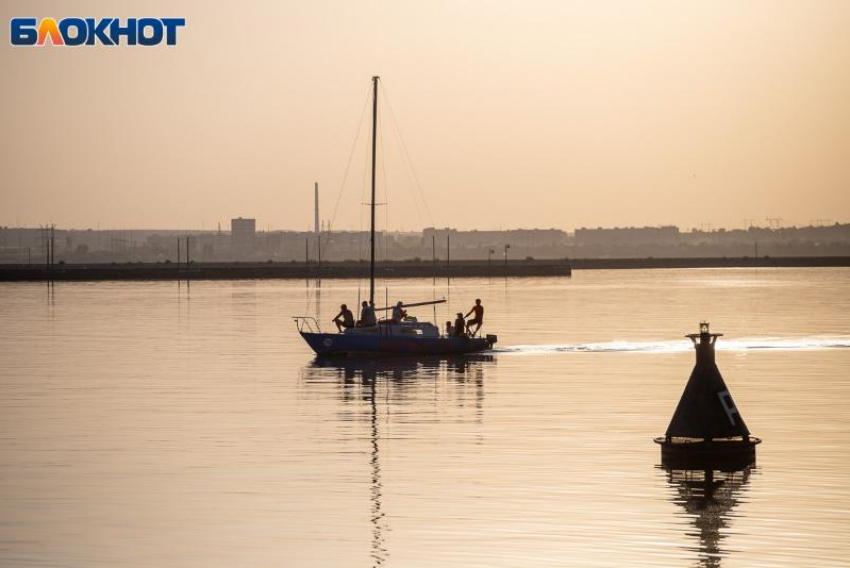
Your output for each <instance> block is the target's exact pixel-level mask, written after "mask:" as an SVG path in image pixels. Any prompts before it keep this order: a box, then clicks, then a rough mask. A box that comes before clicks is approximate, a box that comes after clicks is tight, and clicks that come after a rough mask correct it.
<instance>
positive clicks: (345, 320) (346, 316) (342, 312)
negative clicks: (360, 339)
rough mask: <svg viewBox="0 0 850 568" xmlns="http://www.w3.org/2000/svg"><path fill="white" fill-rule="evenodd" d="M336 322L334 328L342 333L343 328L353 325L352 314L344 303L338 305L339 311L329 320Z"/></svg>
mask: <svg viewBox="0 0 850 568" xmlns="http://www.w3.org/2000/svg"><path fill="white" fill-rule="evenodd" d="M331 321H333V322H334V323H335V324H336V329H337V331H339V332H340V333H342V330H343V329H348V328H350V327H354V314H353V313H351V310H349V309H348V306H346V305H345V304H343V305H341V306H340V307H339V313H338V314H337V315H336V317H335V318H334V319H333V320H331Z"/></svg>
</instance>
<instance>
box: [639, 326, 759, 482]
mask: <svg viewBox="0 0 850 568" xmlns="http://www.w3.org/2000/svg"><path fill="white" fill-rule="evenodd" d="M722 335H723V334H722V333H710V332H709V329H708V323H706V322H703V323H701V324H700V332H699V333H692V334H689V335H687V336H686V337H688V338H690V340H691V341H692V342H693V344H694V348H695V350H696V354H697V362H696V365H695V366H694V370H693V371H692V372H691V377H690V379H688V384H687V385H686V386H685V392H683V393H682V398H681V399H680V400H679V406H677V407H676V412H675V413H674V414H673V418H672V419H671V420H670V425H669V426H668V427H667V432H666V433H665V435H664V436H661V437H658V438H655V443H656V444H660V445H661V460H662V463H665V464H666V465H668V466H670V467H683V468H688V469H690V468H699V467H703V466H707V467H711V466H719V465H726V466H739V467H743V466H745V465H748V464H750V463H753V462H754V461H755V459H756V445H757V444H760V443H761V439H759V438H756V437H755V436H751V435H750V431H749V429H748V428H747V425H746V424H745V423H744V418H743V417H742V416H741V413H740V412H739V411H738V407H737V406H736V405H735V402H734V401H733V400H732V395H731V394H730V393H729V389H728V388H727V387H726V383H725V382H724V381H723V377H722V376H721V375H720V371H719V370H718V369H717V365H716V364H715V362H714V344H715V343H716V342H717V338H718V337H721V336H722Z"/></svg>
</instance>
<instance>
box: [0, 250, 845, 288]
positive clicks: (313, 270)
mask: <svg viewBox="0 0 850 568" xmlns="http://www.w3.org/2000/svg"><path fill="white" fill-rule="evenodd" d="M771 267H789V268H814V267H850V257H847V256H819V257H759V258H752V257H727V258H720V257H718V258H585V259H571V260H566V259H561V260H515V261H509V262H507V263H504V262H493V263H488V262H487V261H486V260H464V261H457V262H452V263H451V264H446V263H445V262H437V263H433V262H428V261H399V262H382V263H380V264H379V265H378V266H377V267H376V276H378V277H379V278H434V277H437V278H469V277H494V278H496V277H499V278H504V277H511V278H513V277H535V276H570V275H571V274H572V270H602V269H613V270H625V269H655V268H771ZM368 276H369V264H368V263H367V262H327V263H323V264H322V265H318V264H316V263H309V264H308V263H304V262H226V263H213V262H198V263H195V262H193V263H191V264H190V265H189V266H186V265H185V264H181V265H179V266H178V265H177V264H172V263H123V264H120V263H115V264H112V263H108V264H107V263H104V264H61V263H60V264H55V265H53V267H47V266H44V265H21V264H6V265H0V281H6V282H25V281H33V282H38V281H47V280H53V281H95V280H178V279H181V280H187V279H188V280H242V279H268V278H281V279H286V278H289V279H295V278H328V279H331V278H367V277H368Z"/></svg>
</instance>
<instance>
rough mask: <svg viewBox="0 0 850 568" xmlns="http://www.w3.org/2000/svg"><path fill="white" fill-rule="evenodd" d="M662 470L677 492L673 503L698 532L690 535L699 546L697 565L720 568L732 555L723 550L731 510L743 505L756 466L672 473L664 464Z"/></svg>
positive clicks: (686, 470)
mask: <svg viewBox="0 0 850 568" xmlns="http://www.w3.org/2000/svg"><path fill="white" fill-rule="evenodd" d="M660 468H661V469H664V470H665V471H666V472H667V483H668V484H669V485H670V486H671V487H673V488H674V489H675V490H676V491H675V493H674V494H673V496H672V499H671V500H672V501H673V503H675V504H677V505H679V506H680V507H682V509H683V510H684V515H685V516H686V517H688V518H689V519H690V522H691V524H692V525H693V526H694V527H695V528H696V529H697V532H695V533H691V532H689V533H688V535H693V536H696V538H697V540H698V542H699V545H698V546H697V547H696V548H694V549H693V550H695V551H696V552H697V554H698V562H697V565H698V566H704V567H706V568H716V567H719V566H720V563H721V560H722V558H723V557H724V556H728V554H729V551H727V550H723V549H721V543H722V541H723V539H725V538H726V536H727V535H725V534H723V533H722V532H721V531H724V530H727V529H728V528H729V522H730V519H731V518H732V517H733V514H732V509H733V508H734V507H735V506H736V505H738V503H740V502H742V501H743V499H742V497H743V493H745V492H746V491H747V490H748V488H747V484H748V483H749V479H750V475H751V474H752V472H753V471H755V463H754V462H753V463H750V464H748V465H737V466H734V467H724V468H723V469H672V468H671V467H670V466H669V464H666V463H664V464H662V465H661V466H660Z"/></svg>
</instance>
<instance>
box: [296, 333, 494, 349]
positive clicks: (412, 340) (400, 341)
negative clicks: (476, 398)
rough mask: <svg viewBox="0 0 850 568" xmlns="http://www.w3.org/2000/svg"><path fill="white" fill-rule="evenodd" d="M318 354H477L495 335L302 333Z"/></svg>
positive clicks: (485, 347)
mask: <svg viewBox="0 0 850 568" xmlns="http://www.w3.org/2000/svg"><path fill="white" fill-rule="evenodd" d="M301 337H303V338H304V341H306V342H307V345H309V346H310V348H311V349H312V350H313V351H315V352H316V353H317V354H318V355H361V354H393V355H453V354H463V353H477V352H480V351H486V350H488V349H491V348H492V347H493V343H495V337H494V336H489V337H399V336H392V335H384V334H375V335H365V334H363V335H353V334H351V335H349V334H345V333H312V332H304V331H302V332H301Z"/></svg>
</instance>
